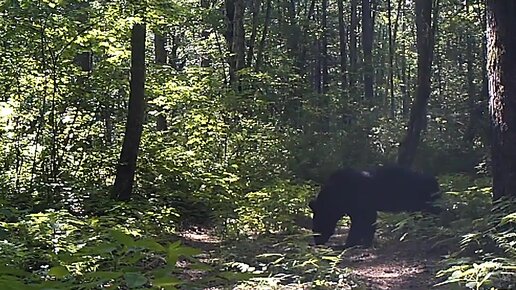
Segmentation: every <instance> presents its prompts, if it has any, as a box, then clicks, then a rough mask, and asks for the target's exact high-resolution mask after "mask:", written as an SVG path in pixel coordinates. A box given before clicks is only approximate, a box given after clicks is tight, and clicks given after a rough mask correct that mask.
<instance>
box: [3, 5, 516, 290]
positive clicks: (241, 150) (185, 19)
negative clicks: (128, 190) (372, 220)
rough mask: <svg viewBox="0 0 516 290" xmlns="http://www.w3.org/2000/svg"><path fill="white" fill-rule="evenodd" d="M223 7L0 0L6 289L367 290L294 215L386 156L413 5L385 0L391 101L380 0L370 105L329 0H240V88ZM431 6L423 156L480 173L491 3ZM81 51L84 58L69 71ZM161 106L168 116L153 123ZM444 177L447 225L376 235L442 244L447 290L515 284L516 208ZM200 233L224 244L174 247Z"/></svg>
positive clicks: (415, 217) (404, 225)
mask: <svg viewBox="0 0 516 290" xmlns="http://www.w3.org/2000/svg"><path fill="white" fill-rule="evenodd" d="M200 2H202V4H206V3H207V4H208V5H205V6H203V7H201V6H200V5H201V3H200ZM205 2H206V3H205ZM208 2H209V3H208ZM227 2H231V1H215V2H213V1H197V0H196V1H193V0H177V1H163V0H148V1H85V0H73V1H72V0H44V1H31V0H3V1H1V0H0V92H1V94H0V168H1V169H0V208H1V209H0V289H31V288H33V289H70V288H74V287H77V286H78V285H80V287H82V288H81V289H99V288H111V289H115V288H122V289H126V288H129V289H147V288H155V289H176V288H180V287H183V288H184V289H202V288H203V287H211V286H214V285H216V286H221V285H223V286H225V287H241V288H242V289H245V287H247V288H249V289H260V288H262V289H263V288H267V289H270V288H272V289H275V288H280V287H282V286H283V285H289V286H292V287H298V288H301V287H313V288H316V289H336V288H339V287H340V288H345V287H356V289H365V288H360V287H362V286H363V285H359V283H358V284H357V283H356V282H354V280H355V278H354V277H353V276H352V275H351V274H350V272H349V271H348V269H346V268H343V267H342V266H341V265H340V261H341V260H342V259H344V256H343V253H341V252H337V253H335V252H330V251H329V250H322V249H313V248H311V247H308V246H307V244H308V242H309V240H310V238H309V235H308V233H307V232H306V231H304V230H301V229H299V228H298V227H297V226H296V225H295V224H294V217H295V216H299V215H300V216H307V215H308V214H309V210H308V208H307V206H306V204H307V201H308V200H309V199H310V198H311V197H312V196H314V195H315V193H316V191H317V190H318V185H319V184H320V183H321V182H322V181H323V180H324V178H325V177H326V176H328V174H329V173H330V172H331V171H333V170H334V169H335V168H337V167H340V166H352V167H362V166H364V167H368V166H372V165H375V164H385V163H391V162H393V161H394V160H395V158H396V154H397V150H398V146H399V142H400V140H402V137H403V135H404V134H405V129H406V128H405V126H406V122H407V117H408V111H409V109H410V104H411V102H412V98H413V95H414V91H415V83H416V80H417V76H416V73H415V71H416V59H417V55H416V49H415V35H414V31H415V24H414V18H415V17H414V15H413V14H414V13H413V8H414V7H413V1H391V2H392V5H393V7H392V8H393V10H392V11H391V13H390V15H391V17H393V18H395V23H396V25H397V28H395V30H396V35H395V36H394V45H395V46H394V49H393V51H394V52H395V53H394V69H393V78H394V79H393V82H394V88H393V96H394V99H392V100H391V99H390V93H391V91H390V90H391V89H390V87H389V84H388V82H387V81H386V80H387V77H386V76H387V75H388V73H389V67H388V65H387V63H388V61H387V60H388V56H389V55H388V54H389V50H388V37H387V31H388V27H387V26H388V16H389V13H388V12H387V10H386V6H385V4H386V2H385V1H373V2H375V3H376V4H375V5H376V7H375V9H374V10H375V13H376V14H375V21H376V22H375V33H374V35H375V44H374V48H373V54H374V57H373V62H374V68H375V92H376V93H375V94H376V96H375V98H374V99H372V100H364V99H363V98H362V90H363V88H362V83H361V78H362V72H363V68H362V67H361V65H362V64H361V62H362V61H361V60H360V59H359V60H358V66H357V67H356V71H352V70H351V67H348V69H349V71H348V72H347V75H346V76H347V77H348V81H349V80H351V79H354V81H353V82H352V83H350V84H348V85H347V86H345V87H343V86H342V76H341V72H340V67H338V65H337V64H338V62H339V59H340V50H339V45H338V44H339V43H338V31H337V27H336V25H337V22H338V21H337V5H333V4H334V3H333V4H332V5H330V6H329V9H328V11H327V14H328V19H327V20H328V21H327V22H328V27H329V28H330V29H329V31H326V32H324V31H323V30H322V28H321V25H320V23H321V22H322V21H321V17H322V15H321V13H320V11H321V3H320V1H315V2H313V3H314V5H315V7H314V12H313V15H308V13H309V10H310V6H311V4H312V1H305V0H302V1H291V2H292V3H290V2H289V3H287V2H285V1H271V2H270V11H271V14H270V17H271V19H270V20H267V19H266V18H267V16H266V12H265V10H266V5H267V2H268V1H265V0H263V1H261V6H260V11H259V13H258V15H257V17H256V18H255V19H256V23H253V15H252V13H251V12H252V9H250V8H251V7H250V6H249V5H250V1H244V2H245V3H247V4H249V5H248V7H247V8H246V10H245V19H244V28H245V33H246V35H245V37H246V52H247V51H248V50H249V49H250V44H251V42H250V40H251V39H250V33H251V31H252V30H253V24H256V27H255V28H256V33H257V35H256V42H255V43H254V45H255V46H254V54H253V55H252V56H251V59H250V66H246V67H245V68H243V69H241V70H239V71H238V72H237V75H238V78H239V86H238V88H234V87H232V86H231V85H230V84H229V76H228V73H229V64H228V59H229V58H230V57H231V54H232V52H231V48H229V47H228V43H227V42H228V39H227V38H228V35H227V27H226V26H227V24H228V19H226V16H225V15H224V12H225V10H226V7H225V5H226V3H227ZM251 2H253V1H251ZM394 2H396V3H394ZM436 2H439V3H440V6H439V10H438V12H439V14H438V19H437V20H438V21H437V24H438V26H437V30H436V31H437V38H436V48H435V49H436V50H435V51H436V53H435V61H434V65H433V70H432V71H433V76H432V81H433V87H432V95H431V98H430V103H429V109H428V112H427V118H426V119H427V121H428V122H427V129H426V131H425V132H424V136H423V142H422V143H421V145H420V147H419V148H418V150H419V151H418V156H417V159H416V167H418V168H421V169H424V170H425V171H429V172H433V173H438V174H443V173H455V172H463V171H466V172H469V173H470V174H473V173H476V172H478V173H480V175H481V176H484V175H487V174H488V173H489V172H488V166H487V165H488V164H489V158H488V157H487V156H488V154H487V153H488V152H487V150H486V148H487V145H488V138H487V136H488V130H487V126H485V124H486V122H485V121H486V120H485V114H483V113H482V108H485V107H487V106H486V105H485V104H483V103H484V102H485V100H486V97H485V92H484V91H483V88H484V85H485V82H484V78H483V74H484V72H483V70H482V67H484V66H485V65H484V64H483V59H484V57H483V53H484V52H483V47H482V43H483V39H482V38H483V37H484V36H483V26H484V20H483V9H484V7H483V4H482V3H481V1H466V2H467V4H469V7H468V9H465V7H464V6H462V5H458V4H457V2H456V1H450V0H442V1H436ZM401 3H402V4H404V5H406V6H399V5H400V4H401ZM288 4H295V5H294V6H295V7H293V8H294V9H293V11H292V10H290V7H291V6H289V5H288ZM349 5H350V1H345V3H344V9H345V11H346V15H345V17H344V18H345V22H346V25H350V23H349V22H350V15H349V14H348V13H349V11H350V9H351V7H349ZM266 21H268V22H266ZM142 22H144V23H145V24H147V29H148V33H147V35H149V37H148V39H147V42H146V44H147V50H146V52H147V55H146V60H147V70H146V83H145V89H146V100H147V108H146V119H145V124H144V133H143V137H142V142H141V146H140V151H139V156H138V166H137V177H136V183H135V189H134V194H133V197H132V200H131V202H128V203H119V202H117V201H113V200H111V199H110V198H109V194H108V192H109V190H110V187H111V186H112V183H113V181H114V180H113V179H114V172H115V168H116V165H117V160H118V156H119V153H120V152H119V151H120V147H121V142H122V139H123V132H124V127H123V125H124V123H125V120H126V117H127V116H126V114H127V100H128V97H129V79H130V78H129V75H128V74H129V68H130V45H131V44H130V39H129V36H130V29H131V27H132V26H133V24H134V23H142ZM266 26H267V29H268V31H267V35H262V34H263V32H264V30H265V27H266ZM346 28H347V29H348V28H349V27H348V26H347V27H346ZM349 32H350V31H349V30H348V35H347V36H350V33H349ZM355 32H356V33H358V35H359V34H360V28H357V30H356V31H355ZM324 33H326V34H327V36H328V55H329V57H328V59H327V61H328V63H329V78H328V83H327V84H326V87H325V92H324V93H321V92H320V91H318V90H317V89H316V85H315V84H314V79H316V77H315V71H316V69H317V68H316V65H317V64H318V63H320V60H321V59H320V57H321V53H320V51H319V50H318V49H319V48H320V45H321V42H320V39H321V36H322V35H323V34H324ZM154 35H160V36H163V37H165V38H166V40H167V46H166V51H167V53H168V55H167V56H168V58H167V63H166V64H160V63H157V61H156V60H155V55H154V53H155V49H154V47H153V44H154V43H153V41H154ZM262 36H263V40H264V42H263V47H262V48H260V43H259V42H260V41H261V39H262ZM355 40H356V41H357V43H358V47H357V50H358V52H359V53H358V55H359V58H360V57H361V56H360V51H361V47H360V46H361V44H360V41H359V38H357V39H355ZM349 41H350V39H348V42H349ZM348 44H349V46H350V45H351V44H350V43H348ZM349 46H348V47H347V49H348V53H349V49H350V47H349ZM259 49H263V51H262V56H263V58H262V63H261V64H260V68H259V69H256V67H255V65H256V61H257V60H258V50H259ZM85 55H86V56H87V55H90V56H91V62H88V61H86V63H80V62H79V60H81V58H80V57H81V56H85ZM344 57H345V59H346V61H347V62H348V64H349V62H350V61H351V59H350V56H349V55H347V56H344ZM82 60H83V61H84V59H82ZM86 60H87V59H86ZM81 64H91V65H92V67H91V69H86V70H85V69H84V68H83V67H81ZM468 64H470V66H468ZM391 101H392V102H393V103H392V106H391ZM479 108H480V113H479V114H476V113H475V110H476V111H479V110H478V109H479ZM477 113H478V112H477ZM472 116H473V118H472ZM161 117H164V118H165V120H166V122H167V128H166V129H163V130H161V129H160V130H158V128H157V127H158V126H157V125H156V123H157V121H158V119H159V118H161ZM472 120H473V121H475V122H472ZM470 125H472V126H470ZM471 128H473V129H474V130H473V131H471V132H470V131H468V130H469V129H471ZM469 133H471V134H472V135H471V134H470V135H468V134H469ZM475 166H476V168H475ZM475 171H476V172H475ZM440 180H441V183H442V184H443V185H444V187H445V191H446V194H445V195H444V200H443V201H442V207H443V208H444V209H445V210H444V211H443V213H442V214H441V215H440V216H439V217H428V216H423V215H419V214H412V215H404V214H400V215H383V216H382V219H380V225H379V226H380V233H381V234H382V235H383V236H384V237H386V239H395V240H398V241H400V242H404V241H407V240H425V241H430V242H431V244H432V245H433V247H434V248H437V249H441V248H445V249H448V250H449V251H448V252H452V253H453V254H451V255H449V256H447V257H446V259H445V261H444V262H445V263H443V265H442V267H441V268H442V269H443V271H442V272H440V275H441V277H442V279H443V281H442V282H443V283H445V284H447V285H448V284H453V285H459V286H458V287H463V286H466V287H469V288H472V289H475V288H476V289H481V288H482V287H499V288H503V287H505V286H506V285H510V283H508V282H507V281H506V280H508V281H514V279H513V278H510V276H509V275H506V272H510V271H513V270H514V264H515V262H514V261H515V253H514V248H515V244H514V231H513V228H511V226H512V225H514V219H515V217H514V208H513V207H512V205H513V204H511V203H504V204H500V205H498V207H497V208H496V210H493V211H491V208H492V204H491V203H490V195H489V193H490V188H489V185H488V183H486V182H485V180H484V179H476V180H473V179H470V178H467V177H465V175H451V174H450V175H447V176H441V177H440ZM192 226H202V227H209V228H213V229H214V232H215V233H217V234H219V236H220V237H219V238H222V239H223V241H222V242H221V244H220V249H219V248H217V249H215V250H213V249H210V247H209V246H206V245H204V244H201V246H199V247H190V245H189V246H186V245H184V244H183V243H180V242H179V241H180V240H181V239H180V238H179V237H178V233H180V232H181V231H183V230H184V229H189V228H191V227H192ZM457 245H459V246H458V247H457ZM203 247H204V248H203ZM201 260H202V262H203V263H201V262H200V261H201ZM196 271H198V272H196ZM192 273H194V275H192V276H196V275H197V274H198V276H200V278H198V279H197V278H195V279H194V278H192V277H190V274H192ZM199 273H200V274H199ZM507 277H509V278H507ZM445 279H447V280H445ZM510 279H512V280H510ZM244 281H245V282H244ZM221 287H222V286H221ZM363 287H365V286H363Z"/></svg>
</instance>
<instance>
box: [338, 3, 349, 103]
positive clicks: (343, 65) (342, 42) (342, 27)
mask: <svg viewBox="0 0 516 290" xmlns="http://www.w3.org/2000/svg"><path fill="white" fill-rule="evenodd" d="M337 4H338V7H339V11H338V13H339V47H340V81H341V87H340V89H341V96H342V98H345V97H346V91H347V87H348V80H347V74H348V68H347V61H346V58H347V53H346V24H345V23H344V0H337Z"/></svg>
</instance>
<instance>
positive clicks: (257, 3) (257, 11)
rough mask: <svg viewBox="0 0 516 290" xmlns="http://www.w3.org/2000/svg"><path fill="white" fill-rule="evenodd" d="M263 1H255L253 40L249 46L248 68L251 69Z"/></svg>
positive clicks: (250, 40) (251, 39)
mask: <svg viewBox="0 0 516 290" xmlns="http://www.w3.org/2000/svg"><path fill="white" fill-rule="evenodd" d="M261 4H262V1H261V0H253V19H252V25H253V27H252V28H251V38H250V39H249V45H248V49H247V64H246V66H247V67H251V64H252V61H253V57H254V46H255V43H256V35H257V34H258V16H259V14H260V6H261Z"/></svg>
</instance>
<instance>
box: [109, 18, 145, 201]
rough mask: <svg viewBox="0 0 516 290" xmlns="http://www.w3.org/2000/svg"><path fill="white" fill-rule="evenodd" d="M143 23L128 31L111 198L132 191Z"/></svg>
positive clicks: (140, 115)
mask: <svg viewBox="0 0 516 290" xmlns="http://www.w3.org/2000/svg"><path fill="white" fill-rule="evenodd" d="M144 96H145V24H134V26H133V29H132V31H131V83H130V93H129V108H128V113H127V123H126V126H125V135H124V143H123V145H122V152H121V154H120V161H119V163H118V167H117V172H116V179H115V184H114V192H113V193H114V196H115V197H116V198H117V199H119V200H128V199H129V198H130V197H131V193H132V190H133V182H134V174H135V171H136V159H137V157H138V151H139V148H140V139H141V136H142V131H143V116H144V112H145V97H144Z"/></svg>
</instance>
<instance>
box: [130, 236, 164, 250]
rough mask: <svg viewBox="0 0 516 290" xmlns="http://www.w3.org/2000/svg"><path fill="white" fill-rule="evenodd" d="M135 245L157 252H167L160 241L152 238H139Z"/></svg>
mask: <svg viewBox="0 0 516 290" xmlns="http://www.w3.org/2000/svg"><path fill="white" fill-rule="evenodd" d="M134 246H135V247H140V248H144V249H147V250H152V251H155V252H165V247H163V246H162V245H160V244H159V243H158V242H156V241H154V240H151V239H142V240H138V241H136V242H135V243H134Z"/></svg>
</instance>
